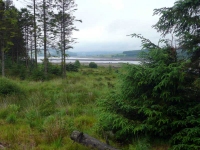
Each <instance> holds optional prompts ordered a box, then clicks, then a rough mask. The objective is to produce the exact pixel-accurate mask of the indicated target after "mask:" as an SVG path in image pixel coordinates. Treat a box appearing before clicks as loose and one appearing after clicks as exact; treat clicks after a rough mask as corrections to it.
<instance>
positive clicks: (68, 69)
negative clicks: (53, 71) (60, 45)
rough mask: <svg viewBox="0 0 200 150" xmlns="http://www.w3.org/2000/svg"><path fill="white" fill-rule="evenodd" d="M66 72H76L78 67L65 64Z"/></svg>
mask: <svg viewBox="0 0 200 150" xmlns="http://www.w3.org/2000/svg"><path fill="white" fill-rule="evenodd" d="M66 70H67V71H74V72H77V71H78V67H77V66H76V65H75V64H72V63H69V64H66Z"/></svg>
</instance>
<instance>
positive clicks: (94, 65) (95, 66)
mask: <svg viewBox="0 0 200 150" xmlns="http://www.w3.org/2000/svg"><path fill="white" fill-rule="evenodd" d="M89 67H90V68H97V64H96V63H95V62H90V63H89Z"/></svg>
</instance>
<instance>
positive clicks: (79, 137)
mask: <svg viewBox="0 0 200 150" xmlns="http://www.w3.org/2000/svg"><path fill="white" fill-rule="evenodd" d="M70 138H71V139H72V140H74V141H75V142H78V143H80V144H83V145H85V146H87V147H90V148H92V149H93V148H95V149H98V150H118V149H116V148H113V147H111V146H109V145H107V144H105V143H102V142H100V141H99V140H97V139H95V138H93V137H91V136H89V135H87V134H84V133H82V132H79V131H73V132H72V134H71V137H70Z"/></svg>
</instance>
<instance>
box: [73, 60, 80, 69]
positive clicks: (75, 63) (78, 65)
mask: <svg viewBox="0 0 200 150" xmlns="http://www.w3.org/2000/svg"><path fill="white" fill-rule="evenodd" d="M74 65H75V66H77V67H78V68H80V67H81V63H80V61H79V60H76V61H75V62H74Z"/></svg>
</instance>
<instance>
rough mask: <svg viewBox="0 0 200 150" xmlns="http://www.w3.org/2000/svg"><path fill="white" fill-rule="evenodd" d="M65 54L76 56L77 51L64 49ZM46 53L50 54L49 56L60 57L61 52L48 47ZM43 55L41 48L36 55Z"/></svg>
mask: <svg viewBox="0 0 200 150" xmlns="http://www.w3.org/2000/svg"><path fill="white" fill-rule="evenodd" d="M66 54H68V55H69V56H70V57H74V56H77V53H74V52H70V51H66ZM47 55H48V56H50V57H60V56H61V52H60V51H56V50H55V49H49V50H48V52H47ZM43 56H44V52H43V51H42V50H41V51H39V53H38V57H43Z"/></svg>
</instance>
